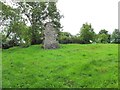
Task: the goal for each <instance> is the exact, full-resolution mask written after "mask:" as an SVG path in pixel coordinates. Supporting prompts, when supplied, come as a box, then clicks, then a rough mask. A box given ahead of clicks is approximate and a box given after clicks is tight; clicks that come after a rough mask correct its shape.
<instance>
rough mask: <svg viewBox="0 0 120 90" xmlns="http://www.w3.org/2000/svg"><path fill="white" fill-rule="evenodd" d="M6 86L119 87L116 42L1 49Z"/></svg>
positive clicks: (3, 77) (3, 80)
mask: <svg viewBox="0 0 120 90" xmlns="http://www.w3.org/2000/svg"><path fill="white" fill-rule="evenodd" d="M2 66H3V68H2V83H3V88H19V87H20V88H117V87H118V45H117V44H85V45H80V44H67V45H61V48H60V49H56V50H44V49H41V47H40V45H33V46H30V47H28V48H19V47H14V48H10V49H6V50H3V52H2Z"/></svg>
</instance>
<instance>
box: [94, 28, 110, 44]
mask: <svg viewBox="0 0 120 90" xmlns="http://www.w3.org/2000/svg"><path fill="white" fill-rule="evenodd" d="M96 42H98V43H110V34H108V31H107V30H105V29H102V30H100V31H99V33H98V35H97V38H96Z"/></svg>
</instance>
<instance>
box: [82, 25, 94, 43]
mask: <svg viewBox="0 0 120 90" xmlns="http://www.w3.org/2000/svg"><path fill="white" fill-rule="evenodd" d="M94 37H95V32H94V29H93V28H92V26H91V24H88V23H86V24H83V26H82V27H81V29H80V40H81V41H82V42H83V43H84V44H86V43H91V42H90V41H92V42H94Z"/></svg>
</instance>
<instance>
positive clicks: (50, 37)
mask: <svg viewBox="0 0 120 90" xmlns="http://www.w3.org/2000/svg"><path fill="white" fill-rule="evenodd" d="M56 38H57V33H56V31H55V28H54V27H53V24H52V23H51V22H47V23H46V25H45V30H44V41H43V48H44V49H56V48H59V43H58V41H57V40H56Z"/></svg>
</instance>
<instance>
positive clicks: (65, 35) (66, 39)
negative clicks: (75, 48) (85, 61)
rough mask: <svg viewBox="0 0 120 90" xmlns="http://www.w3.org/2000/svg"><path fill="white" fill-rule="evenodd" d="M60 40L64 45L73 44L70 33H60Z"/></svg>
mask: <svg viewBox="0 0 120 90" xmlns="http://www.w3.org/2000/svg"><path fill="white" fill-rule="evenodd" d="M58 40H59V42H60V43H63V44H67V43H72V35H71V34H70V33H69V32H60V33H59V39H58Z"/></svg>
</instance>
